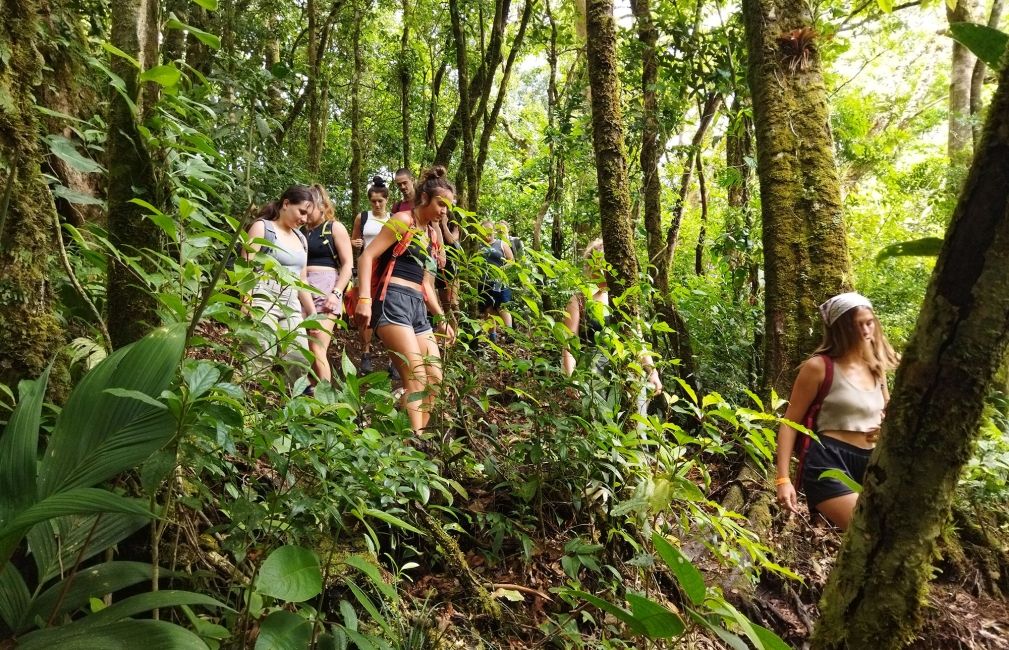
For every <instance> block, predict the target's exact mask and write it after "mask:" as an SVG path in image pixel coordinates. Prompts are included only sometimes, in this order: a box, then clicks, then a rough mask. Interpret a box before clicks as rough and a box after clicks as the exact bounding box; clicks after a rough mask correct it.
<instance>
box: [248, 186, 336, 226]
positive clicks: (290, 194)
mask: <svg viewBox="0 0 1009 650" xmlns="http://www.w3.org/2000/svg"><path fill="white" fill-rule="evenodd" d="M323 192H325V190H323ZM327 198H328V197H327ZM284 201H287V202H288V203H291V204H295V205H297V204H298V203H304V202H305V201H308V202H310V203H315V202H316V196H315V188H312V187H308V186H307V185H292V186H291V187H289V188H287V189H286V190H284V193H283V194H281V195H280V198H279V199H277V200H276V201H270V202H269V203H267V204H266V205H264V206H263V207H261V208H260V209H259V212H257V213H256V219H257V220H258V219H266V220H268V221H276V220H277V215H279V214H280V209H281V208H282V207H284Z"/></svg>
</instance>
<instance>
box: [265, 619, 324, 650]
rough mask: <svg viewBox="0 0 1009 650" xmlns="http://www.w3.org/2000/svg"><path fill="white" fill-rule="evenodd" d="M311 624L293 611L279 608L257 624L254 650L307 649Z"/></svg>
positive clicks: (310, 639)
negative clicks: (257, 634) (257, 632)
mask: <svg viewBox="0 0 1009 650" xmlns="http://www.w3.org/2000/svg"><path fill="white" fill-rule="evenodd" d="M311 641H312V624H311V623H310V622H309V621H308V620H306V619H304V618H302V617H300V616H298V615H297V614H295V613H293V612H288V611H286V610H279V611H276V612H273V613H272V614H270V615H269V616H267V617H266V620H264V621H263V622H262V623H261V624H260V625H259V638H257V639H256V650H307V649H308V646H309V644H310V643H311Z"/></svg>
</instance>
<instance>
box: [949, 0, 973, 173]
mask: <svg viewBox="0 0 1009 650" xmlns="http://www.w3.org/2000/svg"><path fill="white" fill-rule="evenodd" d="M975 8H976V0H959V2H957V4H956V7H955V8H953V9H950V8H949V6H948V5H947V7H946V17H947V18H948V19H949V22H950V23H957V22H971V21H972V19H973V18H972V16H973V14H974V13H975ZM974 61H975V58H974V55H973V54H971V53H970V50H968V49H967V48H966V47H964V46H963V45H961V44H960V43H958V42H956V41H953V55H952V64H951V65H950V70H949V138H948V141H947V145H946V149H947V153H948V154H949V159H950V162H951V163H953V165H954V166H956V167H966V166H967V164H968V162H969V161H970V157H971V151H972V149H973V142H974V132H973V130H972V129H971V124H970V115H971V113H970V90H971V75H972V74H973V73H974Z"/></svg>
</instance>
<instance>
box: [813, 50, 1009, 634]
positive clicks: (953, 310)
mask: <svg viewBox="0 0 1009 650" xmlns="http://www.w3.org/2000/svg"><path fill="white" fill-rule="evenodd" d="M1002 61H1003V69H1002V72H1001V74H1000V75H999V86H998V90H997V91H996V93H995V98H994V100H993V102H992V105H991V108H990V110H989V111H988V121H987V124H986V126H985V129H984V134H983V136H982V139H981V144H980V146H979V147H978V149H977V153H976V155H975V157H974V161H973V163H972V164H971V167H970V171H969V174H968V177H967V180H966V182H965V184H964V188H963V191H962V193H961V195H960V200H959V202H958V203H957V207H956V210H955V211H954V213H953V220H952V223H951V224H950V226H949V231H948V232H947V234H946V240H945V242H944V243H943V247H942V250H941V252H940V253H939V259H938V261H937V263H936V266H935V270H934V271H933V273H932V279H931V281H930V283H929V288H928V291H927V292H926V294H925V302H924V304H923V306H922V312H921V315H920V316H919V317H918V323H917V326H916V327H915V331H914V334H913V335H912V337H911V341H910V342H909V344H908V347H907V349H906V351H905V353H904V358H903V360H902V361H901V364H900V368H899V369H898V370H897V377H896V384H895V388H894V393H893V398H892V399H891V400H890V403H889V405H888V407H887V418H886V425H885V427H884V430H883V435H882V437H881V442H880V444H879V446H878V447H877V448H876V451H875V452H874V453H873V457H872V461H871V462H870V465H869V469H868V471H867V472H866V476H865V482H864V492H863V493H862V496H861V497H860V499H859V506H858V508H857V509H856V511H855V518H854V521H853V522H852V525H851V530H850V531H849V532H848V534H847V536H846V538H845V543H844V546H843V547H842V549H841V553H840V555H839V557H838V560H837V564H836V565H835V567H834V570H833V572H832V573H831V576H830V580H829V581H828V583H827V587H826V589H825V591H824V595H823V602H822V611H823V616H822V618H821V621H820V624H819V625H818V626H817V629H816V633H815V636H814V638H813V647H814V648H820V649H826V648H870V647H871V648H879V649H881V650H885V649H888V648H899V647H902V646H903V644H904V643H905V642H906V641H907V640H909V639H910V638H911V637H912V635H913V634H914V631H915V628H916V626H917V624H918V623H919V622H920V620H921V613H920V607H921V603H922V602H924V600H925V598H924V595H925V588H926V585H927V583H928V580H929V577H930V576H931V573H932V569H931V566H932V561H933V558H934V556H935V555H934V554H935V548H936V540H937V538H938V536H939V534H940V532H941V530H942V528H943V526H944V525H945V523H946V521H947V520H948V518H949V514H950V505H951V503H952V500H953V495H954V492H955V489H956V485H957V481H958V479H959V478H960V472H961V470H962V469H963V466H964V465H965V464H966V463H967V461H968V460H969V459H970V457H971V452H972V450H973V447H974V441H975V439H976V438H977V435H978V432H979V427H980V419H981V413H982V409H983V406H984V401H985V397H986V395H987V394H988V391H989V388H990V387H991V384H992V381H993V379H994V376H995V373H996V371H997V370H998V368H999V366H1001V365H1002V363H1003V361H1004V359H1005V358H1006V347H1007V343H1009V331H1007V329H1006V323H1009V65H1005V63H1006V62H1007V61H1009V51H1007V53H1006V54H1004V55H1003V57H1002Z"/></svg>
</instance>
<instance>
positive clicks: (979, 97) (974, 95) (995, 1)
mask: <svg viewBox="0 0 1009 650" xmlns="http://www.w3.org/2000/svg"><path fill="white" fill-rule="evenodd" d="M1004 9H1005V0H992V3H991V11H989V12H988V26H989V27H991V28H992V29H998V26H999V23H1000V22H1001V21H1002V11H1003V10H1004ZM987 69H988V66H986V65H985V64H984V61H982V60H981V59H978V60H977V61H975V62H974V70H973V71H972V72H971V76H970V116H971V122H970V123H971V127H972V128H973V133H974V144H975V145H976V144H977V143H978V142H980V141H981V108H982V103H983V102H984V97H983V93H984V77H985V71H986V70H987Z"/></svg>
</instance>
